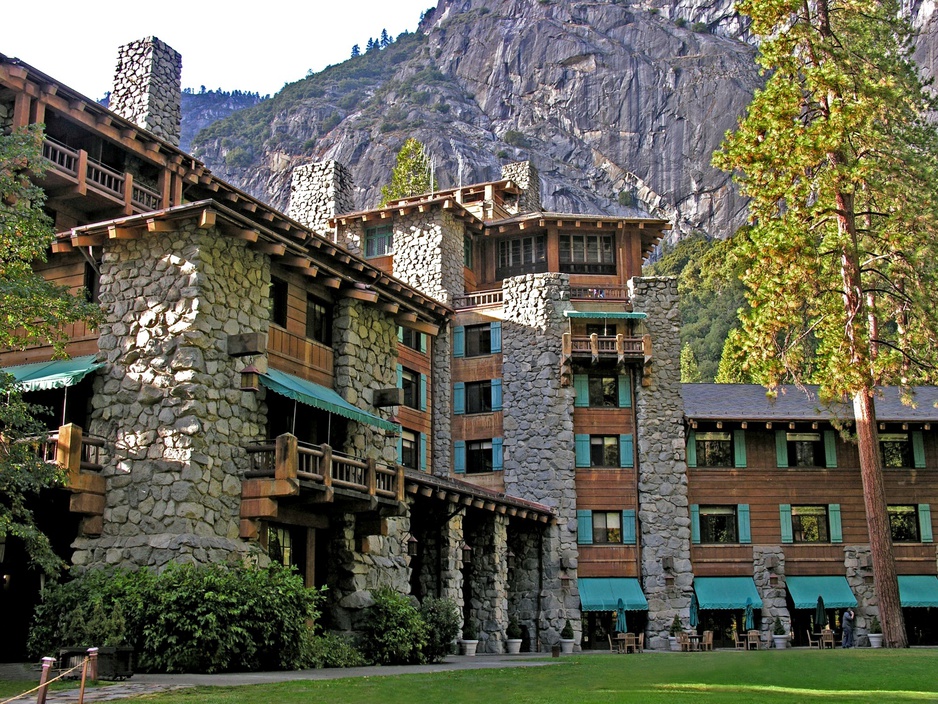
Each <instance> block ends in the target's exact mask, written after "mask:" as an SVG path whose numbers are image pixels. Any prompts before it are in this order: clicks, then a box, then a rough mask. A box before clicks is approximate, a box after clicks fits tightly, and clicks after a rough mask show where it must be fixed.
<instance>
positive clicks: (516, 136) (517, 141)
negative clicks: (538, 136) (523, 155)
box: [503, 130, 529, 147]
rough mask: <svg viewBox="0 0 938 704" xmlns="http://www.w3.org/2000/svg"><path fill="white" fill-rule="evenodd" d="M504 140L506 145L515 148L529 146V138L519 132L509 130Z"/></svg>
mask: <svg viewBox="0 0 938 704" xmlns="http://www.w3.org/2000/svg"><path fill="white" fill-rule="evenodd" d="M503 139H504V140H505V144H510V145H511V146H513V147H527V146H528V145H529V142H528V138H527V137H525V136H524V134H523V133H521V132H518V131H517V130H508V131H507V132H506V133H505V136H504V138H503Z"/></svg>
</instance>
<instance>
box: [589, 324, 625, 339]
mask: <svg viewBox="0 0 938 704" xmlns="http://www.w3.org/2000/svg"><path fill="white" fill-rule="evenodd" d="M618 334H619V331H618V328H617V327H616V325H615V324H612V325H610V324H608V323H588V324H587V325H586V336H587V337H589V336H591V335H598V336H599V337H615V336H616V335H618Z"/></svg>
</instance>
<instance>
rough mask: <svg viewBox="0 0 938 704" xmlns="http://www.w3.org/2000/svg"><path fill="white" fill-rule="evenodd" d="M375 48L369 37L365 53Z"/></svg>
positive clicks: (373, 41)
mask: <svg viewBox="0 0 938 704" xmlns="http://www.w3.org/2000/svg"><path fill="white" fill-rule="evenodd" d="M374 48H375V40H374V39H372V38H371V37H368V43H367V44H366V45H365V52H366V53H367V52H369V51H371V50H372V49H374Z"/></svg>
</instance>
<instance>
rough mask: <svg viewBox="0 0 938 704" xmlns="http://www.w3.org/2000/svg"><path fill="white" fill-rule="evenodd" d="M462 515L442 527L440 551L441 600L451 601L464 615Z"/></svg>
mask: <svg viewBox="0 0 938 704" xmlns="http://www.w3.org/2000/svg"><path fill="white" fill-rule="evenodd" d="M464 518H465V516H464V515H463V514H462V513H457V514H456V515H455V516H452V517H451V518H450V519H449V520H448V521H447V522H446V523H444V524H443V525H442V526H441V527H440V549H441V550H442V551H443V557H442V560H441V561H440V568H441V569H440V584H441V585H442V587H443V588H442V591H441V592H440V598H441V599H449V600H451V601H453V602H455V603H456V606H457V607H459V613H460V614H462V612H463V607H464V606H465V602H464V601H463V598H462V595H463V572H462V569H463V563H462V560H463V554H462V546H463V544H464V543H465V539H464V538H465V536H464V535H463V519H464Z"/></svg>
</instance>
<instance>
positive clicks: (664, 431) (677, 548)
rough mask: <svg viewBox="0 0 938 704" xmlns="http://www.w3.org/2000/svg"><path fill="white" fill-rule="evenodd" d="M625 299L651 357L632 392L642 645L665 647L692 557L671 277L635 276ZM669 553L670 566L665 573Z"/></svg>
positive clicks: (686, 598)
mask: <svg viewBox="0 0 938 704" xmlns="http://www.w3.org/2000/svg"><path fill="white" fill-rule="evenodd" d="M629 297H630V298H631V300H632V306H633V308H634V309H635V311H636V312H641V313H646V314H647V316H648V317H647V319H646V320H645V321H644V324H645V329H646V330H647V332H648V333H650V334H651V344H652V355H653V359H652V361H651V363H650V368H648V369H646V372H647V374H646V375H645V376H644V377H643V378H642V382H641V384H640V385H639V384H635V385H634V386H635V389H636V394H635V397H636V408H635V412H636V437H637V438H638V463H639V466H638V502H639V511H638V518H639V524H640V527H641V545H642V579H643V584H642V587H643V590H644V592H645V597H646V598H647V599H648V636H649V638H648V644H649V647H652V648H655V649H661V648H667V647H668V641H667V637H668V627H669V626H670V625H671V620H672V619H673V618H674V615H675V614H678V615H680V616H681V618H682V619H683V621H684V622H685V623H687V617H688V613H689V607H690V595H691V584H692V582H693V577H694V575H693V571H692V569H691V562H690V509H689V505H688V501H687V464H686V457H685V450H686V448H685V444H684V443H685V440H684V403H683V400H682V398H681V370H680V363H679V359H680V351H681V350H680V337H679V333H680V326H681V315H680V312H679V311H678V307H677V303H678V296H677V280H676V279H674V278H663V277H662V278H633V279H631V280H630V281H629ZM665 557H668V558H670V559H671V561H672V563H673V569H671V570H670V571H666V570H665V569H664V568H663V566H662V559H663V558H665Z"/></svg>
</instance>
